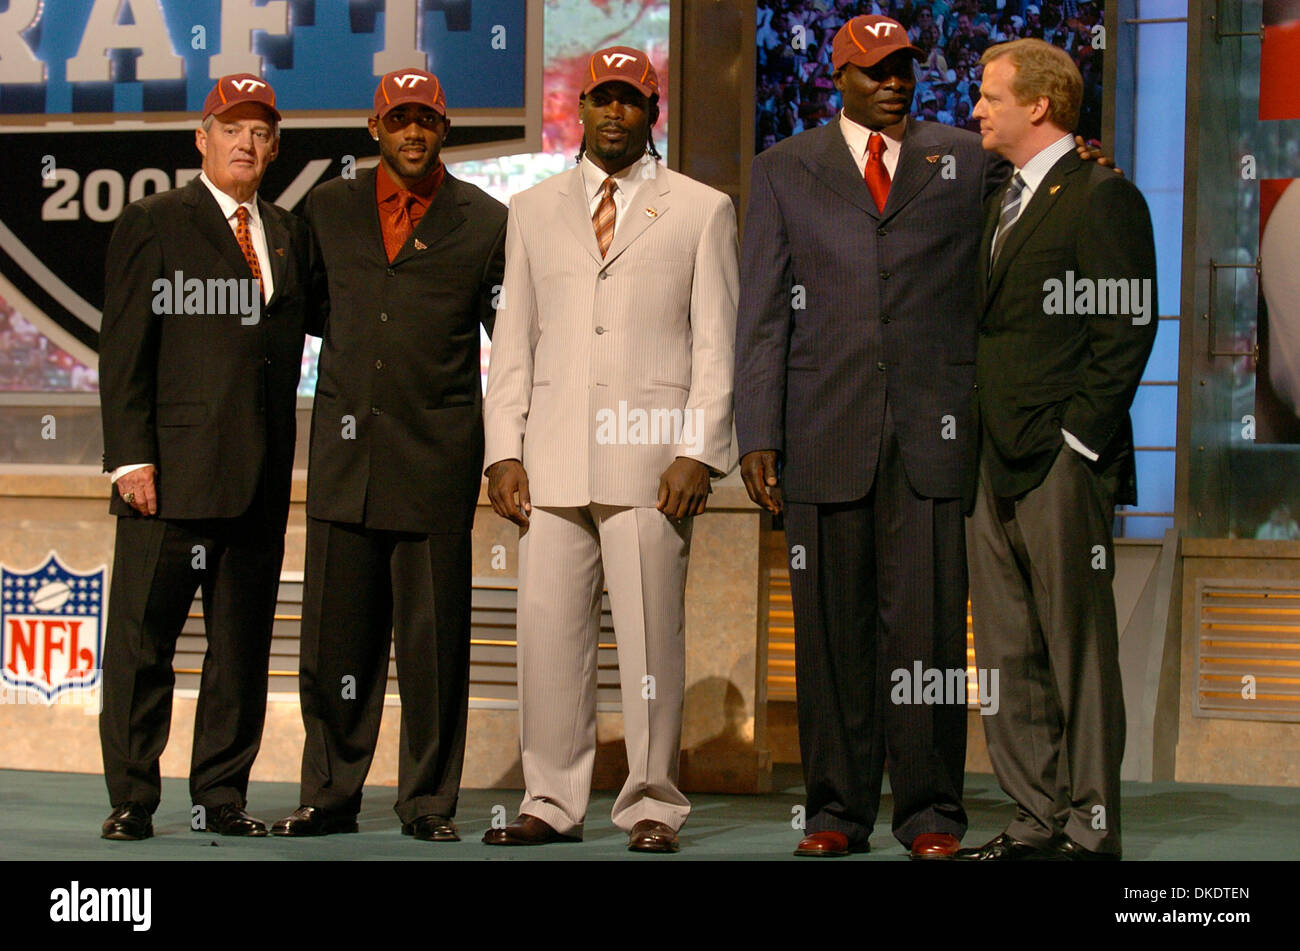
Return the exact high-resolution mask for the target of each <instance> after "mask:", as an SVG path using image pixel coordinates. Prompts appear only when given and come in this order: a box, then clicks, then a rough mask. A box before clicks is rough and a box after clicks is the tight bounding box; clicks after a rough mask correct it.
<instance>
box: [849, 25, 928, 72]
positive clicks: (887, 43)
mask: <svg viewBox="0 0 1300 951" xmlns="http://www.w3.org/2000/svg"><path fill="white" fill-rule="evenodd" d="M899 50H907V51H908V52H910V53H911V54H912V56H913V57H915V58H916V59H921V58H922V57H923V56H924V55H925V54H923V53H922V52H921V51H920V50H919V49H917V48H916V47H915V46H913V45H912V44H911V43H910V42H908V39H907V31H906V30H904V29H903V25H902V24H901V23H899V22H898V21H897V20H891V19H890V18H889V17H881V16H874V15H872V16H860V17H854V18H853V19H852V20H849V21H848V22H847V23H845V24H844V25H843V26H842V27H840V29H839V32H838V33H836V34H835V40H834V42H833V43H832V44H831V65H833V66H834V67H835V68H836V69H839V68H841V67H842V66H844V65H845V64H847V63H852V64H853V65H854V66H859V67H861V68H862V69H870V68H871V67H872V66H875V65H876V64H877V63H879V62H880V61H881V60H882V59H884V58H885V57H886V56H889V55H890V54H891V53H897V52H898V51H899Z"/></svg>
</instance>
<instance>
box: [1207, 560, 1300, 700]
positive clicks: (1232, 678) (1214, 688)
mask: <svg viewBox="0 0 1300 951" xmlns="http://www.w3.org/2000/svg"><path fill="white" fill-rule="evenodd" d="M1196 714H1197V716H1204V717H1226V718H1235V719H1242V720H1278V721H1285V722H1296V721H1300V583H1296V582H1288V581H1260V580H1258V579H1251V580H1249V581H1245V580H1238V579H1208V578H1200V579H1197V582H1196Z"/></svg>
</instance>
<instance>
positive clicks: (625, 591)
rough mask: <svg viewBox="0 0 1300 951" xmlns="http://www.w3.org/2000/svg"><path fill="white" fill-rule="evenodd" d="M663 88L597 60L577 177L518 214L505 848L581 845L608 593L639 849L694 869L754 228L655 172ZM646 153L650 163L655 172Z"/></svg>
mask: <svg viewBox="0 0 1300 951" xmlns="http://www.w3.org/2000/svg"><path fill="white" fill-rule="evenodd" d="M658 89H659V82H658V78H657V76H656V73H655V70H654V67H653V65H651V63H650V60H649V58H648V57H647V56H646V54H645V53H644V52H642V51H640V50H635V49H630V48H628V47H621V46H618V47H611V48H609V49H605V50H600V51H598V52H597V53H595V54H594V55H593V56H592V57H591V59H590V61H589V63H588V72H587V76H586V83H585V86H584V88H583V91H582V95H581V97H580V98H579V100H578V103H579V112H580V119H581V121H582V123H583V125H584V127H585V128H584V137H583V138H584V141H583V148H582V150H581V151H580V152H579V159H578V167H577V168H575V169H572V170H571V171H568V172H564V173H562V174H559V175H556V176H554V177H553V178H551V179H549V180H548V181H545V182H543V183H541V184H540V185H537V186H536V187H534V188H530V189H528V190H527V191H525V192H523V193H521V194H519V195H516V196H515V197H514V198H513V199H512V200H511V203H510V217H509V223H508V225H507V237H506V274H505V287H504V292H503V298H504V299H503V301H502V306H501V307H500V309H499V310H498V312H497V320H496V331H495V334H494V337H493V342H492V365H491V370H490V372H489V374H488V388H487V396H486V399H485V403H484V424H485V428H486V438H487V450H486V454H485V459H484V461H485V463H486V464H487V468H486V472H487V476H488V480H489V486H488V494H489V496H490V498H491V500H492V506H493V508H494V509H495V510H496V512H497V514H499V515H501V516H502V517H504V518H508V519H510V520H511V521H513V522H515V523H516V524H518V525H519V526H520V527H521V529H522V531H521V537H520V542H519V611H518V617H519V622H518V641H519V653H518V660H519V716H520V726H521V732H522V748H523V770H524V781H525V784H526V785H527V792H526V793H525V795H524V800H523V803H522V804H521V806H520V809H519V813H520V814H519V816H518V818H516V819H515V820H514V821H513V822H511V823H509V824H508V825H506V826H505V827H504V828H500V829H491V830H489V831H488V832H487V834H486V835H485V836H484V837H483V841H484V842H486V843H488V844H491V845H537V844H541V843H545V842H559V841H577V840H579V839H581V838H582V824H583V820H584V819H585V816H586V810H587V801H588V797H589V795H590V791H591V774H592V766H593V763H594V760H595V752H596V649H597V635H598V633H599V622H600V602H601V588H602V586H604V585H607V586H608V588H609V596H610V603H611V606H612V609H613V615H614V629H615V635H616V638H617V641H618V660H619V676H620V680H621V686H622V706H623V722H624V733H625V737H626V740H625V742H626V744H627V758H628V778H627V782H626V783H625V784H624V786H623V789H622V791H621V792H620V793H619V796H618V799H617V801H616V802H615V803H614V810H613V819H614V823H615V825H617V826H618V827H619V828H620V829H623V830H624V831H625V832H627V833H628V837H629V840H628V848H629V849H632V850H634V851H642V852H676V851H677V849H678V841H677V830H678V829H679V828H681V826H682V823H684V822H685V821H686V816H687V814H688V813H689V812H690V803H689V802H688V801H687V799H686V797H685V796H684V795H682V793H681V790H679V789H678V788H677V764H678V753H679V747H680V744H681V716H682V697H683V694H684V692H685V666H686V665H685V638H684V633H685V622H684V617H685V590H686V563H687V558H688V556H689V553H690V539H691V520H692V517H693V516H695V515H698V514H700V513H701V512H703V511H704V507H705V502H706V500H707V498H708V494H709V480H710V477H716V476H721V475H724V474H725V473H726V472H727V470H728V469H730V467H731V465H732V462H733V455H732V446H731V394H732V372H733V371H732V354H733V348H734V341H735V323H736V301H737V295H738V285H739V279H738V266H737V241H736V215H735V210H734V208H733V207H732V203H731V200H730V199H729V198H728V197H727V196H726V195H724V194H723V193H721V192H719V191H716V190H714V189H712V188H709V187H707V186H705V185H702V184H700V183H699V182H696V181H694V180H692V179H690V178H687V177H686V176H684V175H679V174H677V173H676V172H672V171H669V170H668V169H666V168H664V167H663V166H662V165H660V164H659V163H658V162H656V161H655V159H657V158H658V153H657V152H656V151H655V149H654V144H653V142H651V141H650V130H651V129H652V128H653V127H654V124H655V121H656V120H657V119H658V116H659V106H658V102H659V96H658ZM647 146H648V148H649V153H648V154H647Z"/></svg>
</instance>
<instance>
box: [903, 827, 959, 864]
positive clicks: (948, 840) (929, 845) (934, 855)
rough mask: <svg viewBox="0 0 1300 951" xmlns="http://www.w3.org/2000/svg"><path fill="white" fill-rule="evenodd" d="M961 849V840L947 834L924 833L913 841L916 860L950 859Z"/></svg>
mask: <svg viewBox="0 0 1300 951" xmlns="http://www.w3.org/2000/svg"><path fill="white" fill-rule="evenodd" d="M959 848H961V840H960V839H958V838H957V837H956V836H955V835H949V834H948V833H947V832H922V833H921V834H920V835H918V836H917V837H916V838H915V839H913V840H912V858H914V859H950V858H952V857H953V856H954V855H956V854H957V850H958V849H959Z"/></svg>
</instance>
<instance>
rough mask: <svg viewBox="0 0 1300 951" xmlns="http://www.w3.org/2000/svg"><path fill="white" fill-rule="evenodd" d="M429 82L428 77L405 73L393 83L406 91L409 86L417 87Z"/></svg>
mask: <svg viewBox="0 0 1300 951" xmlns="http://www.w3.org/2000/svg"><path fill="white" fill-rule="evenodd" d="M428 81H429V77H428V76H421V75H420V74H419V73H403V74H402V75H401V76H397V77H395V78H394V79H393V82H394V83H396V84H397V86H398V88H400V89H406V88H407V87H408V86H415V85H417V84H419V83H427V82H428Z"/></svg>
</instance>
